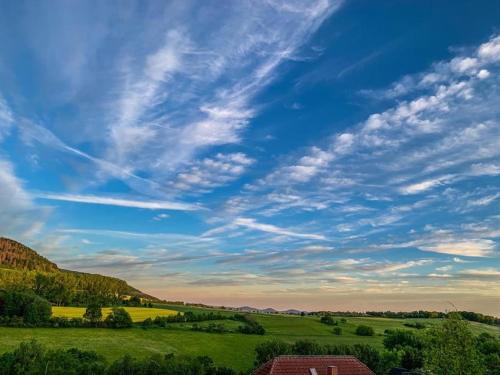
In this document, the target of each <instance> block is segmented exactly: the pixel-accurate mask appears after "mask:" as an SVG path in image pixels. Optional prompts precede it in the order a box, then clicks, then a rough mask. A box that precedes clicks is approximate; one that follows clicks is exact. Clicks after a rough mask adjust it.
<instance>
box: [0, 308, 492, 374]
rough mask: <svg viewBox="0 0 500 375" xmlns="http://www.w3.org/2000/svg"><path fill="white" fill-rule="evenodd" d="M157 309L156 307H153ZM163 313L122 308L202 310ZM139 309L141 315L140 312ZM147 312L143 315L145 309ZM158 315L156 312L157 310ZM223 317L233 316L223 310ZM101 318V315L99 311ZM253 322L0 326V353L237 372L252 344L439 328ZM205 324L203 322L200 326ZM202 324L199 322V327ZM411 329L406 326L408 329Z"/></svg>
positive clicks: (378, 343)
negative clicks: (171, 358) (255, 329)
mask: <svg viewBox="0 0 500 375" xmlns="http://www.w3.org/2000/svg"><path fill="white" fill-rule="evenodd" d="M157 307H160V306H157ZM162 307H165V308H164V309H160V308H158V309H151V308H149V309H148V308H138V309H139V310H137V311H134V310H133V309H134V308H127V309H128V310H129V311H130V313H131V315H133V316H134V314H136V315H135V318H134V319H135V320H136V321H138V320H140V319H139V318H138V317H139V313H140V314H145V315H141V316H146V317H150V316H152V315H155V314H157V313H158V315H161V314H167V315H169V314H172V313H176V312H177V311H182V312H185V311H197V312H202V311H204V312H206V311H207V310H205V309H197V308H191V307H189V308H188V307H185V306H175V305H172V306H162ZM143 310H144V311H143ZM146 310H147V311H146ZM80 311H81V310H73V308H71V309H68V308H63V310H59V309H58V308H54V314H55V315H60V314H64V315H66V316H69V314H71V313H73V314H77V313H78V314H79V313H80ZM160 311H161V312H160ZM227 313H228V314H232V313H230V312H227ZM104 315H105V313H104ZM252 316H253V318H254V319H255V320H257V321H258V322H259V323H260V324H262V325H263V326H264V327H265V329H266V334H265V335H263V336H259V335H243V334H240V333H224V334H216V333H206V332H194V331H192V330H191V329H190V328H191V324H190V323H172V324H169V326H168V328H148V329H145V328H141V327H140V326H137V327H134V328H129V329H123V330H112V329H105V328H7V327H0V337H2V340H0V352H4V351H8V350H12V349H13V348H14V347H15V346H16V345H18V344H19V343H20V342H22V341H26V340H30V339H36V340H38V341H39V342H40V343H42V344H45V345H47V346H48V347H52V348H55V347H57V348H70V347H78V348H80V349H87V350H95V351H97V352H98V353H100V354H102V355H104V356H105V357H106V358H107V359H108V360H110V361H111V360H114V359H116V358H118V357H120V356H122V355H124V354H126V353H129V354H132V355H134V356H136V357H144V356H147V355H149V354H152V353H177V354H189V355H208V356H210V357H212V358H213V359H214V360H215V362H216V363H217V364H218V365H224V366H228V367H232V368H234V369H237V370H246V369H249V368H250V367H252V364H253V361H254V356H255V353H254V348H255V346H256V345H257V344H259V343H261V342H263V341H268V340H271V339H281V340H284V341H288V342H294V341H296V340H300V339H309V340H314V341H316V342H319V343H323V344H327V343H328V344H347V345H351V344H356V343H366V344H370V345H373V346H375V347H377V348H382V340H383V333H384V330H385V329H390V328H407V327H405V326H404V323H408V322H416V321H419V322H421V323H424V324H426V325H427V326H430V325H433V324H438V323H439V320H438V319H407V320H402V319H386V318H367V317H356V318H354V317H346V318H345V319H346V322H345V323H340V325H339V326H340V327H341V328H342V335H341V336H335V335H334V334H333V333H332V329H333V327H331V326H328V325H325V324H322V323H320V322H319V319H318V317H312V316H311V317H308V316H306V317H300V316H289V315H262V314H252ZM218 322H219V323H222V324H224V325H225V326H227V328H229V329H231V328H234V326H235V325H236V324H237V323H236V322H234V321H229V320H221V321H218ZM203 323H204V322H203ZM203 323H202V324H203ZM360 324H366V325H369V326H371V327H373V328H374V330H375V335H374V336H372V337H360V336H357V335H356V334H355V333H354V331H355V329H356V327H357V326H358V325H360ZM471 327H472V328H473V330H474V332H475V333H477V334H479V333H481V332H489V333H491V334H494V335H498V334H500V329H498V328H496V327H492V326H486V325H483V324H471ZM407 329H410V328H407Z"/></svg>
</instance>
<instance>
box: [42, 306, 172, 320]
mask: <svg viewBox="0 0 500 375" xmlns="http://www.w3.org/2000/svg"><path fill="white" fill-rule="evenodd" d="M125 310H127V311H128V313H129V314H130V316H131V317H132V320H133V321H134V322H142V321H143V320H144V319H147V318H152V319H154V318H155V317H157V316H168V315H176V314H177V313H178V311H174V310H167V309H154V308H148V307H125ZM110 312H111V307H103V308H102V318H103V319H104V318H106V316H107V315H108V314H109V313H110ZM84 313H85V307H64V306H61V307H58V306H53V307H52V315H53V316H61V317H66V318H82V317H83V314H84Z"/></svg>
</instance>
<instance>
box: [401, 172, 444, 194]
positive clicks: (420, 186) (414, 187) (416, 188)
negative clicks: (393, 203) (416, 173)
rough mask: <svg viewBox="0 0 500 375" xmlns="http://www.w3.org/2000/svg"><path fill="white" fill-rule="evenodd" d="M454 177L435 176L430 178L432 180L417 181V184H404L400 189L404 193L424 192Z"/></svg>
mask: <svg viewBox="0 0 500 375" xmlns="http://www.w3.org/2000/svg"><path fill="white" fill-rule="evenodd" d="M452 178H453V176H450V175H448V176H442V177H438V178H434V179H430V180H425V181H422V182H417V183H415V184H411V185H407V186H403V187H401V188H400V189H399V191H400V192H401V193H402V194H418V193H422V192H424V191H427V190H429V189H432V188H434V187H436V186H440V185H443V184H445V183H447V182H449V181H450V180H452Z"/></svg>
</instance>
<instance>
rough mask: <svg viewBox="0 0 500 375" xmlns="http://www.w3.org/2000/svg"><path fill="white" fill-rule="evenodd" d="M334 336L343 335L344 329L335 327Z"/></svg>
mask: <svg viewBox="0 0 500 375" xmlns="http://www.w3.org/2000/svg"><path fill="white" fill-rule="evenodd" d="M333 334H334V335H337V336H340V335H342V328H340V327H334V328H333Z"/></svg>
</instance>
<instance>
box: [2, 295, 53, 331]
mask: <svg viewBox="0 0 500 375" xmlns="http://www.w3.org/2000/svg"><path fill="white" fill-rule="evenodd" d="M51 315H52V307H51V305H50V303H49V302H48V301H47V300H45V299H43V298H41V297H38V296H37V295H35V294H34V293H32V292H25V291H12V290H11V291H0V316H2V317H4V318H7V320H8V321H9V322H11V321H12V320H13V317H19V318H22V322H23V323H25V324H30V325H41V324H43V323H46V322H48V321H49V319H50V316H51Z"/></svg>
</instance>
